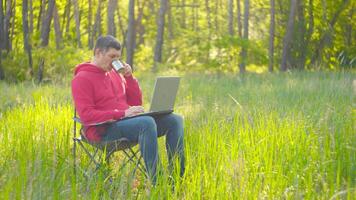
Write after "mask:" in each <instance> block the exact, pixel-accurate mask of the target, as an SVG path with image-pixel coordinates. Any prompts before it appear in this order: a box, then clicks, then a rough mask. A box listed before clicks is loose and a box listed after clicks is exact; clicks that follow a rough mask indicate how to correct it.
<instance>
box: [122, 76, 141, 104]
mask: <svg viewBox="0 0 356 200" xmlns="http://www.w3.org/2000/svg"><path fill="white" fill-rule="evenodd" d="M125 80H126V84H125V87H126V97H127V103H128V104H129V105H130V106H141V105H142V91H141V88H140V85H139V83H138V81H137V79H136V78H134V77H133V76H132V75H130V76H125Z"/></svg>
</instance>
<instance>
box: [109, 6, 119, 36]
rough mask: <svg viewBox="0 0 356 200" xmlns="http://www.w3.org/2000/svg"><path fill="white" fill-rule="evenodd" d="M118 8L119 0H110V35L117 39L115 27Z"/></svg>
mask: <svg viewBox="0 0 356 200" xmlns="http://www.w3.org/2000/svg"><path fill="white" fill-rule="evenodd" d="M116 7H117V0H109V2H108V23H107V25H108V34H109V35H112V36H114V37H116V27H115V19H114V16H115V10H116Z"/></svg>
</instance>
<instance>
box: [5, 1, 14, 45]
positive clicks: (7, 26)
mask: <svg viewBox="0 0 356 200" xmlns="http://www.w3.org/2000/svg"><path fill="white" fill-rule="evenodd" d="M11 6H12V1H11V0H7V1H6V15H5V19H4V32H3V34H4V44H3V45H4V48H3V49H5V50H7V51H10V49H11V41H10V20H11V16H12V8H11Z"/></svg>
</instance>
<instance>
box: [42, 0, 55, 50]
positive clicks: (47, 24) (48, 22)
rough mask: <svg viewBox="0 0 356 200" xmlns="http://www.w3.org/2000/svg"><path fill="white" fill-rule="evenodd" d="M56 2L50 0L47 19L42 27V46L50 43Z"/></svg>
mask: <svg viewBox="0 0 356 200" xmlns="http://www.w3.org/2000/svg"><path fill="white" fill-rule="evenodd" d="M54 4H55V0H49V1H48V8H47V11H46V16H45V20H44V22H43V24H42V29H41V46H42V47H45V46H47V45H48V41H49V32H50V27H51V21H52V16H53V10H54Z"/></svg>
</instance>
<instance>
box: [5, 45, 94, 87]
mask: <svg viewBox="0 0 356 200" xmlns="http://www.w3.org/2000/svg"><path fill="white" fill-rule="evenodd" d="M32 52H33V76H31V75H30V70H29V66H28V65H29V64H28V56H27V54H25V53H24V52H21V51H11V52H10V53H8V54H7V55H6V58H5V59H4V60H3V61H2V65H3V67H4V70H5V76H6V79H7V80H9V81H11V82H15V81H24V80H34V79H35V78H36V76H37V73H38V68H39V62H40V59H41V58H43V59H44V77H45V81H51V82H52V81H54V82H57V81H61V80H63V78H64V77H68V76H69V77H70V76H71V75H72V74H73V72H74V67H75V66H76V65H77V64H79V63H81V62H84V61H90V60H91V55H92V52H91V51H89V50H84V49H75V48H72V47H65V48H63V49H61V50H57V49H55V48H53V47H46V48H38V49H36V50H33V51H32Z"/></svg>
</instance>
